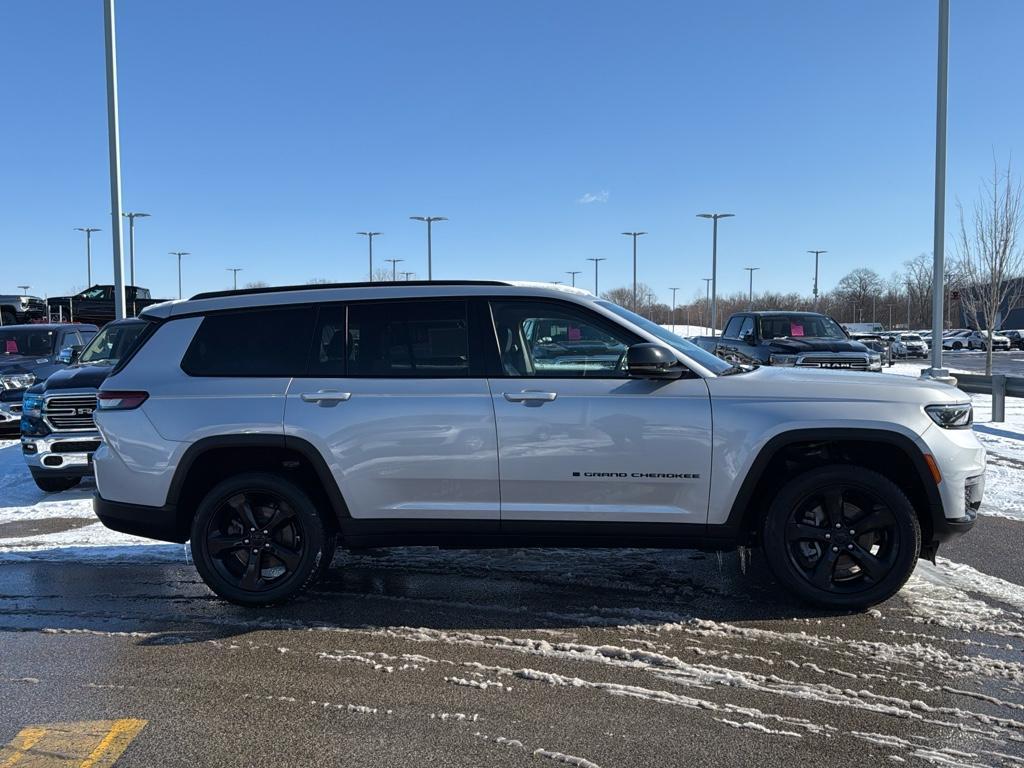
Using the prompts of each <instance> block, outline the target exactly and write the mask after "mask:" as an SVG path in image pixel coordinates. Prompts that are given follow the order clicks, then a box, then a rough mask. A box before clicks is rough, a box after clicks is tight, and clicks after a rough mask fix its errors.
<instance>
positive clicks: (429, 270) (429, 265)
mask: <svg viewBox="0 0 1024 768" xmlns="http://www.w3.org/2000/svg"><path fill="white" fill-rule="evenodd" d="M409 218H410V219H412V220H413V221H425V222H426V223H427V280H433V279H434V266H433V254H432V250H433V249H432V246H431V235H430V233H431V225H432V224H433V223H434V222H435V221H448V217H447V216H410V217H409Z"/></svg>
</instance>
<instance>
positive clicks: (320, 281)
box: [306, 277, 334, 285]
mask: <svg viewBox="0 0 1024 768" xmlns="http://www.w3.org/2000/svg"><path fill="white" fill-rule="evenodd" d="M333 282H334V281H333V280H328V279H327V278H326V277H311V278H310V279H309V280H307V281H306V285H330V284H331V283H333Z"/></svg>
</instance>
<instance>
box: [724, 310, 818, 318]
mask: <svg viewBox="0 0 1024 768" xmlns="http://www.w3.org/2000/svg"><path fill="white" fill-rule="evenodd" d="M735 314H737V315H786V316H790V315H804V316H814V317H828V315H826V314H825V313H824V312H807V311H805V310H789V309H757V310H754V309H746V310H743V311H742V312H736V313H735Z"/></svg>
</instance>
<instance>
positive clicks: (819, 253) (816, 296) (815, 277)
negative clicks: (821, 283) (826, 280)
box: [808, 251, 828, 309]
mask: <svg viewBox="0 0 1024 768" xmlns="http://www.w3.org/2000/svg"><path fill="white" fill-rule="evenodd" d="M808 253H813V254H814V308H815V309H817V308H818V258H819V257H820V256H821V254H823V253H828V251H808Z"/></svg>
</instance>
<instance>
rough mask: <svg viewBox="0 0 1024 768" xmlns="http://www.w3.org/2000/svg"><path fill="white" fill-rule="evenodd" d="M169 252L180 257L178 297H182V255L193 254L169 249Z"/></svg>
mask: <svg viewBox="0 0 1024 768" xmlns="http://www.w3.org/2000/svg"><path fill="white" fill-rule="evenodd" d="M169 254H170V255H171V256H177V257H178V298H179V299H180V298H181V257H182V256H191V254H190V253H189V252H188V251H169Z"/></svg>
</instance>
